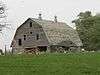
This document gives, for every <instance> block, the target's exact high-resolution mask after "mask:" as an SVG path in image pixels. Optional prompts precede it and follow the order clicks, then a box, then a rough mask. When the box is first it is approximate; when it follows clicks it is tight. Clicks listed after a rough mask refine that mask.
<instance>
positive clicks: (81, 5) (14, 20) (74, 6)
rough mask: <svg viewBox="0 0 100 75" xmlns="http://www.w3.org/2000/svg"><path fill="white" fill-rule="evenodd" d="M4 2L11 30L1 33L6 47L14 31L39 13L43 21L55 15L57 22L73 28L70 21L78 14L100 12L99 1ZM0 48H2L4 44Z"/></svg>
mask: <svg viewBox="0 0 100 75" xmlns="http://www.w3.org/2000/svg"><path fill="white" fill-rule="evenodd" d="M2 1H4V0H2ZM5 2H6V4H7V9H8V10H7V12H8V13H7V14H8V22H9V23H10V24H11V26H12V30H9V29H7V30H6V31H5V32H3V33H6V34H4V35H3V37H5V36H6V37H5V38H6V39H5V40H3V41H5V42H6V43H5V44H7V45H8V44H10V42H11V40H12V38H13V35H14V33H15V29H16V28H17V27H18V26H19V25H21V24H22V23H23V22H24V21H25V20H26V19H27V18H28V17H33V18H37V17H38V14H39V13H42V18H43V19H48V20H53V19H54V16H55V15H57V16H58V21H63V22H66V23H67V24H68V25H70V26H72V27H73V26H74V25H73V24H71V21H72V20H74V19H75V18H76V17H77V15H78V14H79V12H82V11H83V12H84V11H87V10H90V11H92V13H93V14H95V13H99V12H100V0H5ZM0 38H2V36H0ZM0 40H1V41H2V39H0ZM0 43H1V42H0ZM2 45H3V46H2ZM0 46H1V47H4V44H0Z"/></svg>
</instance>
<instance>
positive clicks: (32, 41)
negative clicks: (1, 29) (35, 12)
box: [13, 19, 49, 51]
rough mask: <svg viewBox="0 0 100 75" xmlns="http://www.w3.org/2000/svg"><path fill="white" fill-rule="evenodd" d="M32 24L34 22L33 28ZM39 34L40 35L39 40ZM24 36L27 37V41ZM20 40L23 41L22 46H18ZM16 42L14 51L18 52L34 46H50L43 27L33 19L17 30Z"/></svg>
mask: <svg viewBox="0 0 100 75" xmlns="http://www.w3.org/2000/svg"><path fill="white" fill-rule="evenodd" d="M30 22H32V27H30ZM37 34H38V35H39V39H38V40H37ZM24 35H26V40H24ZM18 39H22V46H19V45H18ZM14 41H15V45H14V47H13V49H15V50H17V51H19V50H23V49H24V48H29V47H31V48H32V47H34V46H47V45H48V44H49V43H48V40H47V38H46V35H45V33H44V31H43V29H42V27H41V25H39V24H38V23H36V22H34V21H32V20H31V19H29V20H27V22H25V23H24V24H23V25H22V26H20V27H19V28H18V29H17V31H16V34H15V37H14Z"/></svg>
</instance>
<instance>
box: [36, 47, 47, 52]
mask: <svg viewBox="0 0 100 75" xmlns="http://www.w3.org/2000/svg"><path fill="white" fill-rule="evenodd" d="M38 49H39V51H40V52H42V51H44V52H46V51H47V46H38Z"/></svg>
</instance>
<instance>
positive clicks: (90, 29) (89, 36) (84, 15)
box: [72, 11, 100, 50]
mask: <svg viewBox="0 0 100 75" xmlns="http://www.w3.org/2000/svg"><path fill="white" fill-rule="evenodd" d="M72 22H73V23H75V25H76V30H77V31H78V34H79V36H80V39H81V40H82V43H83V47H84V49H85V50H99V49H100V39H99V38H100V35H99V32H100V17H97V16H92V15H91V12H90V11H86V12H81V13H80V14H79V15H78V19H76V20H74V21H72Z"/></svg>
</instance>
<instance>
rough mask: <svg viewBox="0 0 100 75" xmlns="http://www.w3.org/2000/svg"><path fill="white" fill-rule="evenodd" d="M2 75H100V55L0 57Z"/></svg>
mask: <svg viewBox="0 0 100 75" xmlns="http://www.w3.org/2000/svg"><path fill="white" fill-rule="evenodd" d="M0 75H100V53H70V54H42V55H16V56H14V55H13V56H0Z"/></svg>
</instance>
